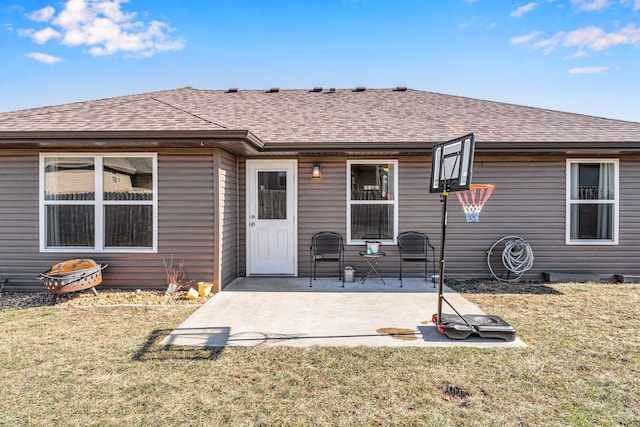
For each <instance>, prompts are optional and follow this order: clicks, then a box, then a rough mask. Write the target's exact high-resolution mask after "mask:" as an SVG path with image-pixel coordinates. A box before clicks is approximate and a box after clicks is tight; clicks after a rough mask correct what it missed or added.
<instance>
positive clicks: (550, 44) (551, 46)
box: [533, 31, 565, 54]
mask: <svg viewBox="0 0 640 427" xmlns="http://www.w3.org/2000/svg"><path fill="white" fill-rule="evenodd" d="M564 34H565V33H564V31H558V32H557V33H555V34H554V35H553V36H552V37H551V38H549V39H545V40H540V41H539V42H536V43H535V44H534V45H533V48H534V49H543V51H544V53H545V54H547V53H551V52H553V51H554V50H555V48H556V46H557V45H558V44H560V43H561V42H562V39H563V38H564Z"/></svg>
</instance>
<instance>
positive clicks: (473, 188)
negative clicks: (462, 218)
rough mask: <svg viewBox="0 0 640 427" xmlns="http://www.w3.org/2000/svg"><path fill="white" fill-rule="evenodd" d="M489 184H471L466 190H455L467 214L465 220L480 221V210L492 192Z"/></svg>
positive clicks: (491, 186)
mask: <svg viewBox="0 0 640 427" xmlns="http://www.w3.org/2000/svg"><path fill="white" fill-rule="evenodd" d="M493 188H494V187H493V185H491V184H471V185H470V186H469V189H468V190H465V191H458V192H456V196H458V200H459V201H460V204H461V205H462V208H463V209H464V213H465V214H466V215H467V222H480V211H481V210H482V207H483V206H484V204H485V203H486V202H487V200H489V196H491V193H492V192H493Z"/></svg>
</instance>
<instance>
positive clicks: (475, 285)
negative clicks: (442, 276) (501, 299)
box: [446, 280, 562, 295]
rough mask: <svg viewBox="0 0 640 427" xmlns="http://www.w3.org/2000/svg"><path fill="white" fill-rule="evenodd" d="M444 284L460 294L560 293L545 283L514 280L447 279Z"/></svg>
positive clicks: (560, 293)
mask: <svg viewBox="0 0 640 427" xmlns="http://www.w3.org/2000/svg"><path fill="white" fill-rule="evenodd" d="M446 285H447V286H448V287H449V288H451V289H452V290H454V291H456V292H460V293H461V294H536V295H543V294H548V295H562V292H559V291H558V290H557V289H554V288H552V287H551V286H548V284H545V283H536V282H516V283H507V282H499V281H497V280H468V281H458V280H447V281H446Z"/></svg>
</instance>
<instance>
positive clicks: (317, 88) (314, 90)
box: [309, 86, 322, 92]
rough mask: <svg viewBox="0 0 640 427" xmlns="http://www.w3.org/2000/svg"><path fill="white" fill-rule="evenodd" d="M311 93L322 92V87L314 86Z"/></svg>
mask: <svg viewBox="0 0 640 427" xmlns="http://www.w3.org/2000/svg"><path fill="white" fill-rule="evenodd" d="M309 92H322V86H314V88H313V89H311V90H310V91H309Z"/></svg>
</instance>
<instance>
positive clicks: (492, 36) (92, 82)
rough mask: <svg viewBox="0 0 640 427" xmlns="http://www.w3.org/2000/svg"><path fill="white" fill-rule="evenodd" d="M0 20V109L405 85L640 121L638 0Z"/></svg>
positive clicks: (421, 1)
mask: <svg viewBox="0 0 640 427" xmlns="http://www.w3.org/2000/svg"><path fill="white" fill-rule="evenodd" d="M0 24H1V25H2V28H1V29H0V34H1V35H0V46H1V54H2V61H1V62H2V65H1V66H0V111H12V110H17V109H23V108H31V107H39V106H45V105H55V104H63V103H68V102H74V101H83V100H91V99H99V98H108V97H113V96H120V95H128V94H134V93H142V92H147V91H153V90H164V89H173V88H178V87H184V86H193V87H195V88H199V89H227V88H230V87H238V88H240V89H267V88H270V87H280V88H283V89H284V88H312V87H314V86H323V87H336V88H353V87H356V86H366V87H370V88H389V87H395V86H407V87H410V88H413V89H420V90H427V91H433V92H440V93H447V94H452V95H461V96H468V97H473V98H481V99H489V100H494V101H501V102H510V103H515V104H522V105H528V106H534V107H542V108H549V109H553V110H560V111H570V112H575V113H583V114H590V115H595V116H601V117H610V118H616V119H623V120H632V121H637V122H640V107H639V105H638V104H639V102H638V101H639V100H640V0H535V1H527V0H523V1H510V0H494V1H490V0H446V1H445V0H324V1H316V0H297V1H293V0H288V1H268V0H262V1H260V0H227V1H217V0H208V1H192V0H181V1H177V0H128V1H127V0H68V1H67V0H58V1H55V0H41V1H40V0H37V1H36V0H28V1H27V0H24V1H19V0H18V1H15V2H12V0H9V1H8V2H6V1H5V2H3V5H2V6H0Z"/></svg>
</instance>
